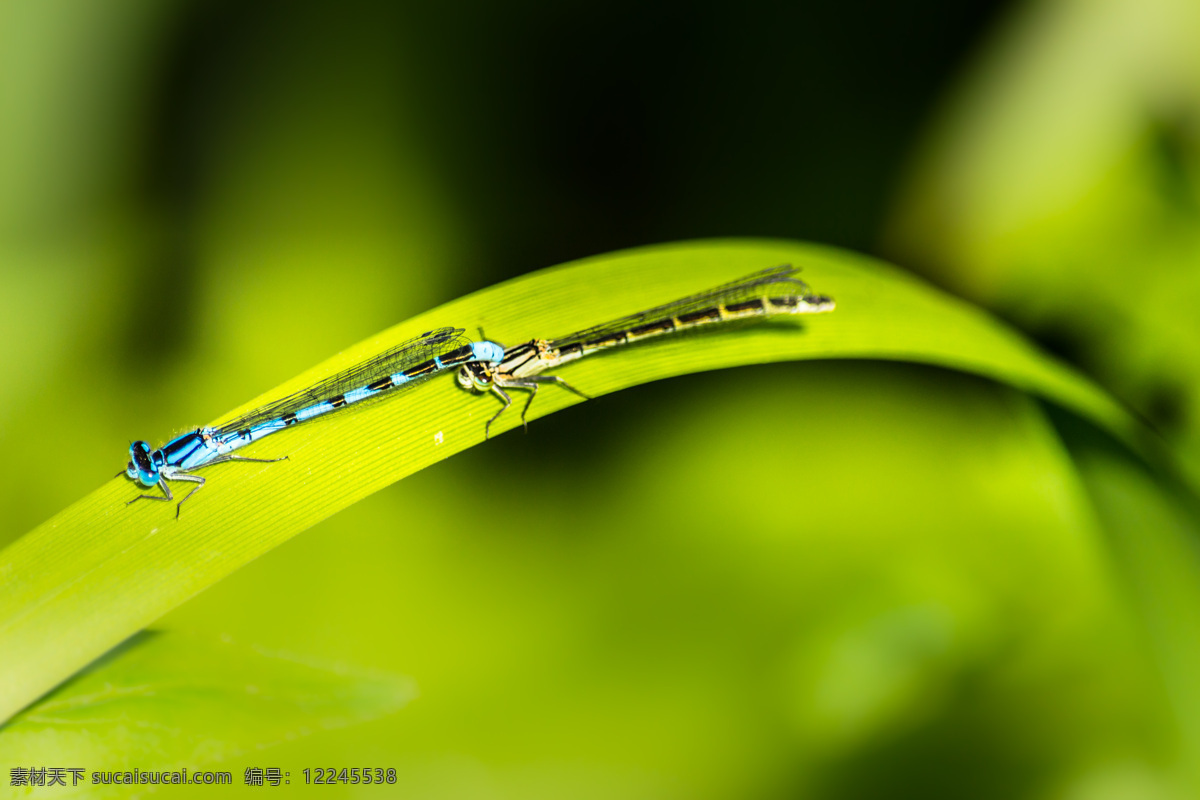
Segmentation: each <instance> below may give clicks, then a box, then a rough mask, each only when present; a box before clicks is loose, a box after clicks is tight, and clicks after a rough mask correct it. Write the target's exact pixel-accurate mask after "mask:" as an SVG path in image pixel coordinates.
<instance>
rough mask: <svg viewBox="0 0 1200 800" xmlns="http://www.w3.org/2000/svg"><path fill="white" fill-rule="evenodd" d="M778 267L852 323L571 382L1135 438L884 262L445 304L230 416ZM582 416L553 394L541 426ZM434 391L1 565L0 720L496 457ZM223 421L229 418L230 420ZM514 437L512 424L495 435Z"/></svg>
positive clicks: (690, 346)
mask: <svg viewBox="0 0 1200 800" xmlns="http://www.w3.org/2000/svg"><path fill="white" fill-rule="evenodd" d="M780 263H793V264H796V265H799V266H801V267H802V268H803V270H804V277H805V279H806V280H807V281H808V282H809V283H810V284H812V286H813V288H814V289H815V290H816V291H819V292H821V293H825V294H830V295H833V296H834V297H835V298H836V300H837V302H838V309H837V310H836V311H835V312H834V313H832V314H828V315H822V316H818V317H810V318H800V319H785V320H775V321H771V322H768V323H763V324H758V325H753V326H746V327H744V328H739V329H737V330H723V331H717V330H713V331H706V332H703V333H700V334H697V335H693V336H680V337H673V338H670V337H669V338H666V339H662V340H656V341H654V342H650V343H647V344H646V345H642V346H635V347H630V348H626V349H623V350H622V351H620V352H619V353H618V352H614V353H611V354H605V355H601V356H596V357H594V358H590V359H585V360H583V361H581V362H579V363H578V364H572V365H569V366H567V367H564V368H563V369H562V370H561V371H560V374H562V375H563V376H564V377H566V378H567V379H568V380H570V381H571V382H572V383H573V384H574V385H575V386H578V387H579V388H580V389H582V390H583V391H586V392H587V393H589V394H591V395H593V396H600V395H604V394H607V393H609V392H613V391H617V390H619V389H622V388H626V387H629V386H633V385H636V384H640V383H646V382H649V381H653V380H657V379H660V378H665V377H669V376H673V375H681V374H685V373H690V372H699V371H703V370H713V369H720V368H724V367H730V366H736V365H742V364H755V363H764V362H770V361H783V360H801V359H816V358H825V359H828V358H875V359H892V360H908V361H914V362H923V363H929V364H935V365H940V366H945V367H950V368H954V369H959V370H963V371H967V372H973V373H976V374H979V375H983V376H986V377H989V378H993V379H995V380H998V381H1002V382H1005V383H1008V384H1011V385H1013V386H1016V387H1018V388H1021V389H1024V390H1026V391H1029V392H1032V393H1035V394H1038V395H1041V396H1043V397H1045V398H1047V399H1049V400H1052V401H1054V402H1055V403H1058V404H1060V405H1062V406H1064V407H1066V408H1068V409H1071V410H1073V411H1074V412H1076V413H1078V414H1080V415H1082V416H1084V417H1086V418H1088V419H1090V420H1092V421H1094V422H1095V423H1096V424H1098V425H1100V426H1101V427H1103V428H1105V429H1107V430H1108V431H1110V432H1111V433H1113V434H1114V435H1115V436H1117V437H1118V438H1121V439H1123V440H1125V441H1126V442H1131V443H1136V441H1137V440H1138V437H1139V428H1138V427H1137V425H1136V423H1135V422H1134V421H1132V420H1131V419H1130V418H1129V417H1128V416H1127V415H1126V414H1125V413H1124V412H1123V411H1122V410H1121V408H1120V407H1119V406H1118V405H1116V404H1115V403H1114V402H1113V401H1112V400H1111V399H1110V398H1108V397H1107V396H1106V395H1105V394H1104V393H1102V392H1101V391H1099V390H1098V389H1096V388H1095V387H1094V386H1093V385H1092V384H1091V383H1089V382H1088V381H1087V380H1085V379H1083V378H1082V377H1080V376H1078V375H1077V374H1075V373H1074V372H1072V371H1070V370H1069V369H1067V368H1065V367H1063V366H1061V365H1059V364H1058V363H1056V362H1055V361H1053V360H1052V359H1050V358H1048V357H1047V356H1045V355H1044V354H1042V353H1040V352H1039V351H1038V350H1037V349H1036V348H1034V347H1033V346H1032V345H1030V344H1029V343H1028V342H1027V341H1026V340H1024V339H1022V338H1021V337H1020V336H1019V335H1018V334H1016V333H1014V332H1013V331H1012V330H1010V329H1009V328H1007V327H1006V326H1004V325H1002V324H1001V323H998V322H997V321H995V320H993V319H991V318H990V317H988V316H986V315H985V314H983V313H981V312H979V311H978V310H976V309H973V308H972V307H970V306H968V305H966V304H964V303H962V302H960V301H958V300H955V299H953V298H950V297H948V296H946V295H944V294H942V293H940V292H938V291H936V290H934V289H931V288H930V287H928V286H925V285H922V284H921V283H919V282H918V281H916V280H914V279H913V278H911V277H909V276H907V275H905V274H903V273H900V272H899V271H897V270H895V269H893V268H890V267H888V266H887V265H884V264H881V263H879V262H876V261H874V260H871V259H867V258H865V257H862V256H858V255H855V254H850V253H846V252H843V251H838V250H834V249H830V248H822V247H816V246H812V245H804V244H799V243H793V242H779V241H747V240H733V241H716V242H700V243H684V244H675V245H664V246H657V247H648V248H642V249H637V250H631V251H625V252H620V253H615V254H609V255H605V256H599V257H595V258H590V259H585V260H582V261H579V262H575V263H572V264H568V265H564V266H562V267H558V268H554V269H550V270H545V271H542V272H539V273H534V274H531V275H528V276H524V277H521V278H518V279H515V280H513V281H510V282H507V283H505V284H501V285H499V286H494V287H491V288H489V289H486V290H483V291H480V292H477V293H475V294H472V295H469V296H467V297H464V298H461V299H459V300H456V301H453V302H451V303H447V304H445V305H443V306H441V307H439V308H437V309H434V310H432V311H430V312H428V313H425V314H422V315H420V316H418V317H416V318H414V319H411V320H408V321H407V322H404V323H402V324H400V325H397V326H396V327H394V328H392V329H390V330H388V331H386V332H384V333H382V334H380V335H379V336H378V337H375V338H374V339H372V340H370V341H367V342H363V343H360V344H358V345H356V346H354V347H351V348H349V349H348V350H346V351H345V352H343V353H341V354H340V355H338V356H336V357H335V358H332V359H330V360H329V361H327V362H325V363H324V364H322V365H320V366H318V367H315V368H313V369H312V370H309V371H308V372H306V373H304V374H302V375H300V376H297V377H296V378H295V379H293V380H291V381H288V382H287V383H285V384H284V385H282V386H279V387H277V389H275V390H273V391H272V392H270V393H268V394H266V395H263V396H262V397H260V398H256V399H255V400H254V401H252V402H251V403H247V404H246V406H244V407H242V408H240V409H234V410H233V411H231V412H230V414H238V413H242V412H244V411H246V410H248V409H250V408H253V407H255V406H257V405H260V404H261V403H263V402H266V401H269V400H271V399H272V398H275V397H279V396H282V395H283V394H286V393H288V392H291V391H295V390H296V389H298V388H301V387H303V386H305V385H307V384H309V383H312V382H313V381H316V380H319V379H320V378H322V377H324V376H326V375H329V374H331V373H333V372H336V371H338V370H340V369H343V368H345V367H346V366H348V365H350V364H352V363H354V362H356V361H359V360H361V359H362V358H364V357H366V356H369V355H370V354H371V353H373V352H378V351H380V350H382V349H384V348H386V347H388V346H390V345H393V344H395V343H397V342H398V341H401V340H402V339H404V338H406V337H409V336H412V335H414V334H416V333H419V332H420V331H422V330H426V329H428V328H431V327H435V326H439V325H458V326H462V327H466V328H468V329H471V328H473V327H474V326H477V325H478V326H482V327H483V329H484V331H485V332H486V334H487V336H488V337H489V338H493V339H496V340H498V341H501V342H503V343H505V344H513V343H515V342H519V341H521V340H524V339H529V338H533V337H535V336H549V337H553V336H559V335H563V334H566V333H569V332H571V331H573V330H576V329H579V328H582V327H584V326H586V325H591V324H595V323H599V322H604V321H606V320H608V319H610V318H613V317H617V316H621V315H624V314H628V313H630V312H633V311H637V310H640V309H643V308H647V307H650V306H653V305H657V304H660V303H662V302H666V301H670V300H673V299H675V298H677V297H680V296H683V295H686V294H689V293H693V292H696V291H699V290H703V289H706V288H708V287H710V286H713V285H716V284H719V283H722V282H725V281H728V280H730V279H732V278H736V277H739V276H741V275H743V274H746V273H748V272H751V271H754V270H757V269H762V268H764V267H767V266H771V265H774V264H780ZM577 402H582V400H581V399H580V398H578V397H576V396H575V395H572V394H570V393H568V392H565V391H553V390H548V391H544V392H542V393H541V394H540V395H539V397H538V401H537V403H535V404H534V405H533V408H532V410H531V412H530V420H531V421H532V420H533V419H535V418H537V417H540V416H544V415H545V414H549V413H553V412H554V411H556V410H558V409H561V408H564V407H566V406H569V405H573V404H574V403H577ZM497 408H498V405H497V404H496V401H495V400H494V399H492V398H490V397H479V396H472V395H470V394H468V393H466V392H464V391H462V390H461V389H459V388H458V387H457V386H456V385H455V382H454V381H453V380H452V379H451V378H450V377H449V376H444V377H443V376H439V377H438V378H436V379H434V380H430V381H428V382H426V383H425V384H423V385H421V386H418V387H416V388H414V389H412V390H411V391H407V392H405V393H404V394H403V395H401V396H400V397H399V398H397V399H395V400H393V401H390V402H388V401H385V402H380V403H378V404H375V405H371V406H368V407H365V408H361V409H355V410H347V411H346V412H343V413H341V414H335V415H333V416H331V417H330V418H328V419H327V420H323V421H321V422H320V423H316V422H314V423H313V424H311V425H305V426H300V427H299V428H297V429H295V430H292V431H287V432H285V433H282V434H280V435H277V436H272V437H269V438H267V439H265V440H263V441H262V442H260V443H257V444H256V445H255V446H253V447H252V448H247V451H246V453H247V454H248V455H251V456H257V457H262V458H273V457H278V456H281V455H285V454H286V455H288V456H289V460H288V461H285V462H281V463H275V464H237V463H234V464H226V465H222V466H220V467H217V468H214V469H211V470H207V471H206V472H205V475H206V477H208V478H210V479H211V480H210V481H209V484H208V485H207V486H206V487H205V488H204V490H203V491H202V492H201V493H200V494H199V495H197V497H195V498H193V499H192V500H191V501H190V502H189V503H188V505H187V507H186V508H185V509H184V513H183V515H182V518H181V519H179V520H176V519H175V518H174V505H173V504H167V503H150V502H147V503H139V504H137V505H134V506H130V507H126V506H125V502H126V501H127V500H129V499H131V498H132V497H133V496H134V495H135V494H136V492H137V489H136V488H135V487H134V486H133V485H131V484H130V482H129V481H128V480H126V479H125V478H124V477H120V478H116V479H113V480H111V481H109V482H108V483H107V484H106V485H104V486H103V487H101V488H100V489H98V490H96V491H95V492H93V493H92V494H91V495H89V496H88V497H86V498H84V499H82V500H81V501H79V502H78V503H76V504H75V505H73V506H71V507H69V508H67V509H66V510H64V511H63V512H61V513H60V514H58V515H57V516H55V517H54V518H52V519H51V520H49V521H48V522H46V523H44V524H43V525H41V526H39V527H38V528H36V529H34V530H33V531H32V532H30V533H29V534H27V535H26V536H25V537H24V538H22V539H20V540H18V541H17V542H15V543H13V544H12V545H11V546H10V547H8V548H7V549H6V550H4V551H3V552H0V580H2V581H3V586H4V591H3V594H0V652H3V653H5V654H6V656H7V657H6V658H5V659H4V660H3V664H2V666H0V671H2V672H0V718H7V717H8V716H10V715H12V714H13V713H15V712H16V711H17V710H19V709H20V708H21V707H23V706H24V705H26V704H27V703H29V702H31V701H32V700H34V699H35V698H36V697H38V696H39V695H40V694H42V693H44V692H45V691H47V690H49V689H50V688H52V687H53V686H54V685H56V684H57V683H58V682H60V681H61V680H63V679H64V678H66V677H68V676H69V675H71V674H72V673H73V672H75V671H76V670H77V669H79V668H80V667H81V666H83V665H84V664H86V663H88V662H89V661H90V660H92V659H94V658H95V657H96V656H98V655H100V654H101V653H103V652H104V651H106V650H107V649H108V648H110V647H112V646H114V645H115V644H117V643H118V642H120V641H122V640H124V639H125V638H126V637H128V636H129V635H130V634H132V633H133V632H135V631H137V630H139V629H141V628H143V627H144V626H146V625H147V624H148V623H150V622H152V621H153V620H154V619H156V618H157V617H159V616H160V615H162V614H163V613H165V612H166V611H167V610H169V609H171V608H173V607H174V606H176V605H178V604H179V603H181V602H183V601H184V600H186V599H187V598H189V597H191V596H192V595H194V594H196V593H197V592H199V591H201V590H203V589H204V588H205V587H207V586H209V585H211V584H213V583H215V582H216V581H218V580H220V579H221V578H222V577H224V576H225V575H228V574H229V573H230V572H232V571H233V570H235V569H237V568H238V567H240V566H241V565H243V564H245V563H246V562H248V561H250V560H251V559H253V558H256V557H257V556H259V555H262V554H263V553H265V552H267V551H269V550H270V549H272V548H273V547H275V546H277V545H279V544H281V543H282V542H284V541H286V540H287V539H289V538H291V537H292V536H294V535H296V534H297V533H299V532H300V531H302V530H304V529H305V528H308V527H309V526H311V525H314V524H316V523H317V522H319V521H321V520H323V519H325V518H326V517H329V516H330V515H332V514H334V513H335V512H337V511H338V510H340V509H342V508H345V507H346V506H348V505H350V504H352V503H354V502H356V501H358V500H360V499H362V498H363V497H366V496H367V495H369V494H371V493H373V492H376V491H378V490H380V489H382V488H384V487H385V486H387V485H389V484H391V483H393V482H394V481H397V480H399V479H401V478H403V477H405V476H406V475H409V474H412V473H413V472H416V471H418V470H420V469H423V468H424V467H426V466H429V465H430V464H433V463H435V462H437V461H440V460H442V459H444V458H447V457H448V456H450V455H453V454H454V453H457V452H459V451H461V450H463V449H465V448H467V447H470V446H473V445H475V444H478V443H480V442H482V441H483V440H484V422H485V421H486V420H487V419H488V418H489V417H491V415H492V414H494V413H495V411H496V410H497ZM226 416H227V417H228V416H229V415H226ZM519 424H520V420H519V414H518V413H517V412H516V411H511V412H510V413H509V414H507V415H506V416H505V417H504V418H502V419H501V421H500V422H499V423H498V424H497V426H494V428H493V432H500V431H504V430H507V429H510V428H512V427H515V426H517V425H519Z"/></svg>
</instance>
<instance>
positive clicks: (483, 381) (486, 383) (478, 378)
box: [457, 361, 492, 392]
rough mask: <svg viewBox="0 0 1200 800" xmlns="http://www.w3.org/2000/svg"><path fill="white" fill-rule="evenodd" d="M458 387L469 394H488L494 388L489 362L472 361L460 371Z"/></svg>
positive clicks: (460, 368)
mask: <svg viewBox="0 0 1200 800" xmlns="http://www.w3.org/2000/svg"><path fill="white" fill-rule="evenodd" d="M457 378H458V385H459V386H461V387H462V388H464V389H466V390H467V391H469V392H486V391H488V390H489V389H491V388H492V375H491V372H490V371H489V370H488V364H487V362H482V361H472V362H471V363H469V364H463V365H462V366H461V367H459V370H458V375H457Z"/></svg>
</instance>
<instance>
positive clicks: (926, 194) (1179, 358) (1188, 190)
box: [887, 0, 1200, 477]
mask: <svg viewBox="0 0 1200 800" xmlns="http://www.w3.org/2000/svg"><path fill="white" fill-rule="evenodd" d="M887 241H888V244H889V249H890V253H891V254H892V256H893V257H894V258H896V259H897V260H898V261H900V262H901V263H907V264H910V265H912V266H914V267H917V268H924V269H925V270H927V271H928V273H929V274H930V275H932V276H934V277H936V279H937V280H938V281H939V282H941V283H942V284H944V285H947V286H949V287H951V288H953V289H954V290H955V291H957V292H960V293H963V294H965V295H967V296H969V297H971V298H973V299H975V300H976V301H978V302H981V303H984V304H986V305H988V306H990V307H992V308H995V309H998V310H1000V311H1001V312H1002V313H1003V314H1004V315H1005V316H1007V317H1009V318H1011V319H1014V320H1017V321H1018V322H1019V323H1020V324H1022V325H1024V326H1026V327H1027V328H1029V329H1031V330H1032V331H1034V332H1035V333H1036V334H1037V335H1039V336H1040V337H1042V339H1043V340H1044V341H1046V342H1047V344H1048V345H1049V346H1051V347H1053V348H1056V349H1058V350H1060V351H1061V352H1062V353H1063V354H1064V355H1065V356H1067V357H1068V358H1070V359H1071V360H1074V361H1075V362H1077V363H1080V364H1082V365H1083V366H1084V367H1085V368H1086V369H1087V370H1088V371H1089V372H1091V373H1092V374H1094V375H1096V376H1097V377H1098V378H1099V379H1100V380H1101V381H1102V382H1103V383H1104V384H1106V385H1107V386H1109V387H1111V388H1112V390H1113V391H1114V392H1115V393H1116V394H1117V395H1118V396H1120V397H1122V398H1124V399H1125V400H1126V401H1127V402H1129V403H1130V404H1132V405H1133V406H1134V407H1135V408H1137V409H1139V410H1140V411H1141V413H1143V414H1144V415H1145V416H1146V417H1147V418H1149V419H1150V420H1151V421H1152V422H1153V423H1154V424H1155V425H1157V426H1158V427H1159V428H1160V429H1161V430H1163V431H1164V433H1166V435H1167V436H1168V438H1169V439H1170V440H1172V441H1173V442H1174V443H1175V444H1176V446H1177V447H1178V449H1179V450H1180V452H1181V454H1182V456H1183V458H1184V459H1185V461H1186V462H1187V464H1188V468H1189V469H1190V471H1191V473H1192V475H1193V477H1195V476H1196V475H1200V348H1198V346H1197V344H1198V343H1200V314H1197V313H1196V309H1197V308H1200V3H1196V2H1194V0H1107V1H1106V2H1101V3H1076V2H1069V0H1044V1H1043V2H1035V3H1028V4H1025V5H1024V6H1022V7H1021V8H1020V9H1019V13H1018V14H1017V16H1015V18H1014V19H1013V20H1012V21H1011V22H1010V24H1009V25H1008V26H1006V27H1005V28H1004V29H1003V30H1002V31H1001V33H1000V34H999V35H998V37H997V39H996V41H995V42H994V43H993V46H992V47H991V48H990V50H989V51H988V52H987V53H986V54H985V55H984V56H983V57H982V59H981V61H980V63H978V64H977V65H976V68H975V69H974V71H973V72H972V74H971V75H970V76H969V77H968V78H967V79H966V80H964V81H962V83H961V85H960V86H959V89H958V91H957V92H956V93H955V94H954V95H953V97H952V98H951V100H950V102H949V103H948V104H947V107H946V109H945V112H944V114H943V117H942V119H941V121H940V123H939V124H938V125H937V126H936V127H935V128H934V130H933V131H932V132H931V134H930V136H929V138H928V140H927V142H926V145H925V147H924V150H923V152H922V154H921V155H920V157H918V158H917V159H916V160H915V162H914V164H913V169H912V174H911V179H910V181H909V183H908V186H907V188H906V190H905V191H904V192H902V193H901V194H900V196H899V198H898V200H897V202H896V205H895V213H894V217H893V220H892V225H891V229H890V233H889V236H888V240H887Z"/></svg>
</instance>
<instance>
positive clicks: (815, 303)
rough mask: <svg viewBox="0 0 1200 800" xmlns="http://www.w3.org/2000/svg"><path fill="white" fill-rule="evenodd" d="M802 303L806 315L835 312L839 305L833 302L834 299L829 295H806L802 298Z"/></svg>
mask: <svg viewBox="0 0 1200 800" xmlns="http://www.w3.org/2000/svg"><path fill="white" fill-rule="evenodd" d="M800 303H801V305H802V306H803V307H804V311H803V313H806V314H819V313H821V312H822V311H833V309H834V308H836V307H837V304H836V303H834V302H833V298H832V297H830V296H829V295H827V294H806V295H804V296H803V297H801V298H800Z"/></svg>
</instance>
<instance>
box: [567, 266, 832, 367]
mask: <svg viewBox="0 0 1200 800" xmlns="http://www.w3.org/2000/svg"><path fill="white" fill-rule="evenodd" d="M799 271H800V270H799V268H797V267H793V266H792V265H791V264H781V265H780V266H778V267H770V268H768V269H764V270H760V271H758V272H752V273H750V274H749V275H747V276H745V277H743V278H739V279H738V280H736V281H731V282H729V283H724V284H721V285H720V286H715V287H713V288H712V289H709V290H708V291H705V292H701V293H700V294H695V295H692V296H691V297H684V298H682V299H680V300H676V301H674V302H672V303H667V304H666V305H662V306H657V307H655V308H651V309H647V310H646V311H641V312H639V313H637V314H630V315H629V316H628V317H621V318H620V319H614V320H612V321H611V322H605V323H603V324H601V325H596V326H593V327H591V328H585V329H584V330H581V331H576V332H575V333H572V334H568V335H567V336H563V337H560V338H558V339H551V340H550V341H549V344H550V346H551V347H556V348H558V347H566V346H568V345H572V344H576V343H577V342H586V341H591V340H594V339H602V338H604V337H605V336H609V335H612V334H615V333H618V332H620V331H624V330H627V329H629V328H634V327H637V326H638V325H643V324H647V323H650V322H654V321H655V320H660V319H665V318H667V317H678V316H682V315H686V314H690V313H692V312H694V311H702V310H704V309H706V308H711V307H712V306H714V305H716V304H717V303H737V302H739V301H741V300H750V299H751V298H755V297H762V296H763V295H765V294H770V293H771V291H772V287H778V290H779V293H780V294H781V295H795V294H804V295H807V294H809V293H810V292H809V288H808V284H806V283H805V282H804V281H802V280H800V279H799V278H794V277H792V276H793V275H795V274H796V273H798V272H799Z"/></svg>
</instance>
